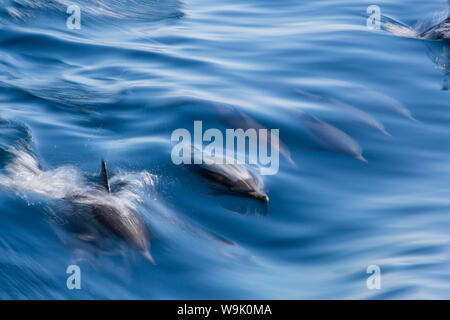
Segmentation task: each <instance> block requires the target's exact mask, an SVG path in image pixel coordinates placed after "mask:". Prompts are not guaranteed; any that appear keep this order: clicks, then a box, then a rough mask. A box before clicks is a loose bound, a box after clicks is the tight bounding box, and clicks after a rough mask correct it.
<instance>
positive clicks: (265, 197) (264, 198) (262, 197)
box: [250, 192, 269, 202]
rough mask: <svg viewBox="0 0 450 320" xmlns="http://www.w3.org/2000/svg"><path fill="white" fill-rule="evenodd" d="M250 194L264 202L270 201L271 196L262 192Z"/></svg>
mask: <svg viewBox="0 0 450 320" xmlns="http://www.w3.org/2000/svg"><path fill="white" fill-rule="evenodd" d="M250 196H251V197H252V198H255V199H257V200H260V201H263V202H269V196H268V195H267V194H265V193H262V192H251V193H250Z"/></svg>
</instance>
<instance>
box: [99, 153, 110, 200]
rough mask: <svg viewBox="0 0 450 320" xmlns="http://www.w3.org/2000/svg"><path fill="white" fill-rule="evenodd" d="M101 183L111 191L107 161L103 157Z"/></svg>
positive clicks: (107, 190)
mask: <svg viewBox="0 0 450 320" xmlns="http://www.w3.org/2000/svg"><path fill="white" fill-rule="evenodd" d="M100 184H101V185H102V187H103V188H105V190H106V192H108V193H110V192H111V188H110V187H109V179H108V168H106V162H105V160H103V159H102V171H101V173H100Z"/></svg>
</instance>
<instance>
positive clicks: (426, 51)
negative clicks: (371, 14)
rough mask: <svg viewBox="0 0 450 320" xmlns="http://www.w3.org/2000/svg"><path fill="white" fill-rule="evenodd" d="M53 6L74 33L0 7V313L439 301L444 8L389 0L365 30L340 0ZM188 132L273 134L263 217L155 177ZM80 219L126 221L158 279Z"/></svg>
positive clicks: (448, 257) (28, 11)
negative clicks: (50, 302)
mask: <svg viewBox="0 0 450 320" xmlns="http://www.w3.org/2000/svg"><path fill="white" fill-rule="evenodd" d="M71 4H76V5H78V6H79V7H80V10H81V29H79V30H76V29H75V30H71V29H68V28H67V26H66V19H67V17H68V15H67V13H66V9H67V3H66V1H62V0H53V1H41V0H8V1H3V2H2V8H1V9H0V25H1V27H0V28H1V29H2V32H1V33H0V105H1V108H0V187H1V188H0V212H1V216H0V220H1V223H0V298H5V299H7V298H20V299H27V298H28V299H29V298H33V299H48V298H50V299H79V298H83V299H89V298H102V299H111V298H120V299H144V298H145V299H182V298H189V299H195V298H208V299H216V298H222V299H227V298H234V299H236V298H237V299H250V298H252V299H258V298H288V299H291V298H321V299H329V298H386V299H389V298H391V299H395V298H448V297H449V291H448V289H447V288H448V270H450V268H449V261H450V252H449V246H448V243H449V242H450V237H449V232H448V230H449V228H450V217H449V215H448V211H449V208H450V200H449V199H450V198H449V196H448V195H449V194H450V187H449V183H448V181H449V180H450V179H449V175H450V166H449V165H447V164H448V163H450V149H449V144H448V141H449V138H450V132H449V131H448V123H449V122H450V113H449V104H448V91H446V90H448V85H449V84H448V83H449V82H448V81H449V80H450V79H449V67H448V66H449V63H448V61H449V58H450V57H449V48H448V42H445V41H443V40H440V38H445V35H446V32H447V31H446V30H447V29H445V28H446V26H445V23H446V22H445V21H446V17H447V15H446V12H444V11H445V10H444V9H445V7H446V3H445V0H442V1H437V2H436V3H423V1H418V0H409V1H408V3H407V4H404V3H401V4H399V3H396V2H394V1H387V2H385V3H383V4H382V5H380V8H381V12H382V13H383V14H384V15H389V16H390V17H391V18H384V20H383V27H384V29H383V30H379V31H375V32H374V31H373V30H369V29H368V28H367V27H366V19H367V17H366V9H367V6H369V5H370V3H367V4H365V3H356V2H355V1H340V2H339V3H334V2H331V1H319V2H318V1H310V2H306V1H294V0H288V1H283V2H273V1H268V0H267V1H266V0H262V1H261V0H258V1H250V2H248V3H244V4H243V3H239V2H238V1H235V0H224V1H220V3H212V2H211V1H204V0H200V1H187V0H186V1H175V0H174V1H154V0H145V1H136V0H126V1H91V0H77V1H71ZM424 12H426V13H428V15H425V16H424ZM430 17H432V18H430ZM399 20H402V21H404V22H402V23H400V22H399ZM417 21H419V23H416V22H417ZM427 30H428V31H427ZM399 36H401V37H399ZM430 38H432V39H430ZM441 89H444V90H441ZM196 120H201V121H202V123H203V125H204V127H205V129H206V128H217V129H219V130H220V131H223V132H225V130H226V129H228V128H242V129H245V130H247V129H257V130H259V129H268V130H270V129H279V131H280V144H279V146H278V147H277V151H279V153H280V170H279V172H278V174H276V175H272V176H264V189H267V191H268V194H269V196H270V202H268V203H266V202H262V201H257V200H254V199H251V198H246V197H240V196H239V195H236V194H233V193H227V192H225V193H224V192H222V191H223V190H222V191H221V192H217V191H216V190H215V189H211V188H210V185H209V183H208V181H205V179H203V178H202V177H200V176H198V175H195V174H193V173H192V172H191V171H190V170H187V168H186V167H185V166H176V165H174V164H173V163H172V162H171V160H170V151H171V147H172V146H171V144H170V135H171V133H172V132H173V130H175V129H178V128H187V129H190V128H192V124H193V122H194V121H196ZM264 143H266V144H267V145H268V146H274V145H275V144H274V142H273V141H271V139H270V138H269V139H267V140H266V141H264ZM102 158H105V159H106V160H107V161H108V165H109V168H111V172H110V185H111V191H112V192H111V194H108V193H107V192H105V190H102V189H101V188H100V187H99V185H98V180H99V163H100V159H102ZM357 160H361V161H357ZM264 191H265V190H264ZM74 195H78V196H77V197H74ZM79 195H82V197H80V196H79ZM68 199H70V200H68ZM77 199H78V200H79V199H84V200H86V199H88V202H89V203H88V204H86V203H84V204H81V205H80V203H79V201H78V200H77ZM84 200H83V201H84ZM77 201H78V202H77ZM96 205H100V206H103V207H105V206H111V205H112V206H113V207H114V208H116V209H115V210H117V211H119V212H120V213H121V214H122V213H125V212H130V210H131V209H132V211H133V212H134V211H135V212H137V213H138V214H139V216H140V217H142V220H143V223H145V226H146V227H148V229H149V233H150V241H151V247H152V248H151V252H152V255H153V257H154V258H155V260H156V262H157V265H156V266H154V265H152V264H150V263H149V262H148V261H147V260H145V259H144V257H142V256H140V255H139V254H136V253H137V252H135V251H136V250H133V249H132V248H131V247H130V246H129V245H126V242H125V243H124V242H123V241H120V237H117V234H111V232H108V230H105V226H104V225H103V226H102V224H101V223H98V221H93V220H92V219H90V217H89V215H86V211H89V210H86V207H88V208H91V207H92V206H96ZM130 208H131V209H130ZM124 216H125V217H126V214H125V215H124ZM91 218H92V217H91ZM106 229H107V228H106ZM109 231H111V230H109ZM118 238H119V239H118ZM71 264H77V265H79V266H80V268H81V270H82V273H83V280H82V281H83V283H82V288H83V289H82V290H68V289H67V287H66V273H65V271H66V268H67V266H69V265H71ZM371 265H377V266H379V267H380V269H381V277H382V278H381V289H380V290H369V289H368V288H367V286H366V280H367V277H368V274H367V273H366V270H367V267H368V266H371Z"/></svg>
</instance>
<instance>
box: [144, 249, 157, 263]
mask: <svg viewBox="0 0 450 320" xmlns="http://www.w3.org/2000/svg"><path fill="white" fill-rule="evenodd" d="M142 255H143V256H144V258H145V259H147V260H148V261H150V262H151V263H152V264H153V265H155V266H156V261H155V259H154V258H153V256H152V255H151V254H150V251H144V252H142Z"/></svg>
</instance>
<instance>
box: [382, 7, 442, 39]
mask: <svg viewBox="0 0 450 320" xmlns="http://www.w3.org/2000/svg"><path fill="white" fill-rule="evenodd" d="M381 24H382V25H383V27H384V28H385V29H386V30H387V31H389V32H391V33H393V34H395V35H399V36H406V37H411V38H418V39H428V40H444V41H450V1H449V13H448V16H447V18H446V19H444V20H443V21H441V22H439V23H437V24H434V25H432V26H430V27H428V28H426V29H425V30H423V31H420V32H419V31H416V30H414V29H413V28H411V27H410V26H408V25H407V24H405V23H402V22H400V21H398V20H396V19H394V18H392V17H388V16H386V15H383V16H382V20H381Z"/></svg>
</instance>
